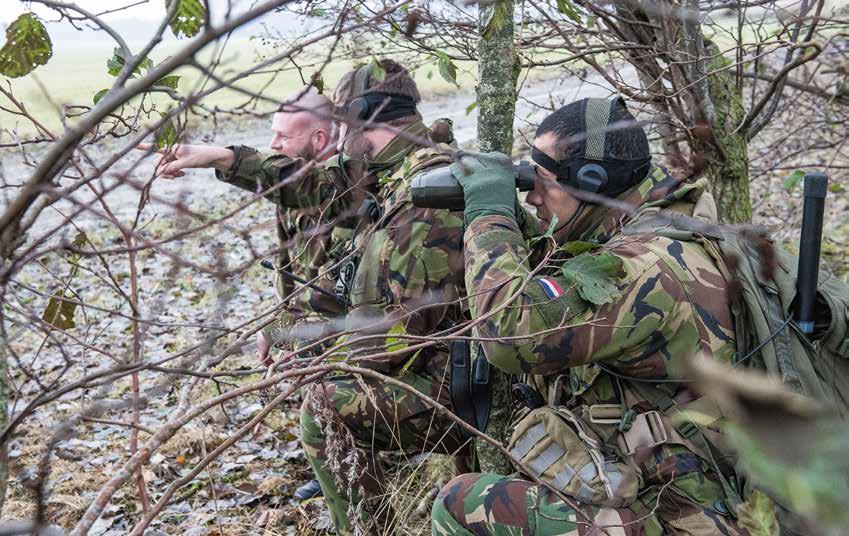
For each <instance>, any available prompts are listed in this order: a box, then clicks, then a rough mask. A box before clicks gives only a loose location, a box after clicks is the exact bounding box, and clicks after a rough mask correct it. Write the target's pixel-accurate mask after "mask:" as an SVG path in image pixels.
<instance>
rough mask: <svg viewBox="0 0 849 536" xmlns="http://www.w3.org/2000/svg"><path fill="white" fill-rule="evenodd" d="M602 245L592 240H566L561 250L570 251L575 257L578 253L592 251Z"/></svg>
mask: <svg viewBox="0 0 849 536" xmlns="http://www.w3.org/2000/svg"><path fill="white" fill-rule="evenodd" d="M599 247H600V246H599V245H598V244H593V243H592V242H583V241H581V240H575V241H573V242H566V243H565V244H563V245H562V246H560V250H561V251H564V252H566V253H568V254H569V255H571V256H573V257H577V256H578V255H581V254H584V253H587V252H590V251H592V250H594V249H598V248H599Z"/></svg>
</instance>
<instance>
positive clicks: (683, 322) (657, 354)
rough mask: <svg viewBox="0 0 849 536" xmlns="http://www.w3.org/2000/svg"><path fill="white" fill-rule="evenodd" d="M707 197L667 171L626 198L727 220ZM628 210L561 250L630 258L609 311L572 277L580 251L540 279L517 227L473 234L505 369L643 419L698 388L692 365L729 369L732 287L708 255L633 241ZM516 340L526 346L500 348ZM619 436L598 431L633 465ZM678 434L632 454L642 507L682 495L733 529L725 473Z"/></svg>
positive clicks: (666, 513) (506, 221) (558, 399)
mask: <svg viewBox="0 0 849 536" xmlns="http://www.w3.org/2000/svg"><path fill="white" fill-rule="evenodd" d="M705 187H706V182H705V181H698V182H696V183H692V184H684V185H681V184H679V181H676V180H675V179H673V178H671V177H670V176H669V175H668V174H667V173H666V172H665V171H664V170H662V169H661V168H655V169H654V170H653V171H652V172H651V173H650V174H649V175H648V176H647V178H646V179H645V180H644V181H643V182H642V183H641V184H639V185H638V186H636V187H635V188H633V189H632V190H630V191H628V192H626V193H624V194H623V195H622V196H621V197H620V200H622V201H625V202H627V203H630V204H632V205H634V206H642V207H644V208H646V209H649V210H660V209H663V210H674V211H677V212H681V213H685V214H688V215H695V216H699V217H702V216H704V217H708V218H711V217H713V218H715V204H714V203H713V201H712V198H711V197H710V196H709V194H706V193H705ZM617 212H618V211H616V210H612V209H609V208H607V207H604V206H601V205H597V206H592V207H590V208H589V209H587V210H585V211H584V212H583V213H582V214H581V215H580V217H579V219H578V220H577V226H576V227H577V229H578V231H577V232H574V229H575V228H572V229H573V232H571V233H570V236H568V237H566V236H555V238H557V243H558V244H564V243H565V242H566V241H567V239H568V240H573V241H574V240H581V241H584V242H590V243H591V244H595V245H596V246H597V249H595V250H594V251H592V252H591V253H589V255H594V256H598V255H601V254H607V255H612V256H615V257H616V258H618V259H619V260H621V263H622V267H623V271H624V273H623V274H621V275H620V276H619V278H618V279H617V280H616V281H615V288H614V289H613V295H614V297H613V299H612V301H611V302H609V303H604V304H601V305H597V304H594V303H591V302H590V301H588V300H586V299H585V298H584V297H583V296H582V294H581V292H582V291H586V289H585V288H582V287H581V285H580V284H579V283H580V281H576V280H575V279H574V278H573V277H567V274H565V273H564V272H563V270H562V267H563V266H564V265H565V264H567V263H568V262H569V260H570V259H569V255H568V254H567V253H566V252H567V251H569V248H568V247H561V248H558V249H557V250H554V251H550V252H547V253H550V254H551V257H550V258H549V261H548V263H547V264H546V265H544V266H540V267H537V268H539V271H538V272H537V273H536V274H535V275H534V276H533V277H532V276H531V272H530V266H529V264H528V260H527V259H528V258H529V256H530V255H531V251H530V250H529V248H528V246H527V245H526V242H525V238H524V237H523V236H522V234H521V233H520V231H519V229H518V227H517V224H516V222H515V221H513V220H512V219H510V218H508V217H504V216H498V215H493V216H484V217H480V218H478V219H476V220H475V221H474V222H472V224H471V225H470V226H469V228H468V229H467V230H466V235H465V246H466V253H465V254H466V273H465V276H466V285H467V288H468V292H469V295H470V296H474V298H472V299H470V307H471V309H472V316H473V318H479V317H481V316H484V315H490V314H491V316H489V317H488V318H487V320H486V321H485V322H484V324H483V325H481V327H480V332H481V335H482V336H484V337H488V338H491V339H490V340H488V341H485V342H483V347H484V352H485V355H486V357H487V359H488V360H489V361H490V362H492V363H493V364H494V365H495V366H497V367H499V368H500V369H502V370H504V371H507V372H510V373H513V374H524V375H525V376H526V377H527V378H528V382H529V383H531V384H532V385H534V386H535V387H536V388H537V389H538V390H539V391H540V392H541V393H542V394H543V395H544V396H545V397H547V399H548V402H549V403H550V404H554V405H557V404H565V403H567V402H568V405H569V407H570V409H572V410H573V411H574V412H575V413H576V414H582V413H584V412H585V410H587V409H588V408H590V407H592V406H595V405H600V404H617V405H619V404H621V405H622V406H624V407H625V408H627V409H630V410H633V411H634V412H635V413H637V414H640V413H644V412H648V411H650V410H654V409H656V407H657V405H658V401H661V400H670V401H672V402H671V404H674V400H686V399H688V397H687V395H688V392H687V389H686V385H685V384H682V383H678V382H676V381H675V380H672V379H671V378H672V377H674V374H675V372H676V370H678V369H679V368H680V366H681V364H682V363H683V360H685V359H688V358H689V357H692V356H695V355H696V354H699V353H703V354H705V355H707V356H710V357H713V358H714V359H717V360H720V361H726V362H729V361H731V360H732V357H733V355H734V352H735V349H736V347H735V339H734V323H733V319H732V316H731V310H730V306H729V303H730V299H729V296H728V293H727V289H726V283H725V280H724V279H723V278H722V276H721V274H720V272H719V270H718V268H717V267H716V265H715V264H714V262H713V260H712V258H711V257H710V256H709V255H708V254H707V253H706V252H705V251H704V249H703V248H702V247H701V245H700V244H698V243H697V242H684V241H678V240H673V239H671V238H667V237H662V236H657V235H655V234H644V235H629V236H625V235H623V234H622V233H619V230H620V229H621V226H622V225H623V224H624V223H625V222H627V220H628V219H629V216H628V215H627V214H626V213H617ZM535 258H539V252H538V253H537V256H536V257H535ZM505 305H507V306H505ZM516 336H518V337H520V338H518V339H517V338H513V339H510V340H503V341H498V339H499V338H501V337H516ZM639 380H649V382H643V381H639ZM689 398H692V397H689ZM664 423H666V425H667V426H669V427H670V428H671V425H669V424H668V422H667V421H666V420H664ZM616 428H617V427H616V426H606V427H605V426H598V427H595V430H594V431H595V432H596V433H597V434H598V435H599V436H600V437H601V438H603V439H604V440H605V442H606V446H607V450H608V451H612V452H615V453H616V455H617V456H619V457H620V459H624V458H625V455H626V453H625V452H623V449H622V445H621V444H619V443H618V442H617V438H618V435H619V434H618V433H617V430H616ZM670 434H671V437H670V440H669V441H668V442H665V443H663V444H656V445H652V446H651V447H650V448H642V449H639V450H637V451H636V452H635V453H633V455H632V456H628V458H629V461H630V462H631V463H633V464H634V465H635V466H636V468H637V469H638V470H639V472H640V475H641V479H642V480H641V482H642V487H641V490H642V491H641V495H640V496H639V497H640V498H639V499H638V500H643V499H642V496H643V495H642V493H646V492H648V491H650V490H652V489H655V488H656V487H663V486H666V488H664V489H667V490H668V491H671V492H672V493H671V495H674V496H676V497H682V498H685V499H686V500H687V501H689V502H691V503H692V504H693V505H694V506H693V508H696V507H697V508H698V509H700V510H704V512H706V514H705V516H706V517H704V519H702V518H700V519H702V521H704V520H707V519H710V520H713V521H712V523H713V525H712V527H713V528H712V531H713V532H710V533H711V534H714V533H717V531H720V527H721V526H725V525H730V524H731V522H729V521H727V509H726V506H725V504H724V503H723V502H722V500H723V498H724V497H725V494H724V493H723V488H722V487H721V486H720V485H719V484H717V483H716V482H717V481H718V480H719V477H718V475H717V474H716V471H715V469H716V465H715V464H712V463H708V462H707V461H706V460H705V459H704V457H703V456H699V455H698V453H696V452H694V451H693V448H692V444H691V443H690V442H688V441H686V440H684V439H683V438H682V437H681V436H679V435H676V434H674V430H671V431H670ZM623 435H624V434H623ZM724 472H725V471H723V473H724ZM671 495H670V496H671ZM664 498H666V497H664ZM528 504H529V503H527V501H526V498H525V497H524V496H516V497H514V498H513V502H512V508H513V511H514V512H517V515H518V512H521V513H522V515H525V513H524V510H525V509H526V506H527V505H528ZM707 513H709V514H707ZM684 514H686V511H684V512H678V511H676V510H675V509H665V508H660V509H659V510H658V518H659V521H660V523H661V524H662V525H663V526H664V527H666V530H667V531H671V532H670V533H676V532H674V531H673V530H672V529H673V527H674V526H676V524H678V523H680V522H681V520H682V519H683V518H682V517H681V516H682V515H684ZM682 530H685V529H683V528H682ZM567 532H568V530H565V529H564V533H567ZM557 533H558V534H559V532H557ZM685 533H687V534H689V533H688V532H685ZM692 533H694V534H695V533H704V532H692ZM720 533H721V532H720ZM729 533H731V534H734V533H735V532H734V531H731V532H729Z"/></svg>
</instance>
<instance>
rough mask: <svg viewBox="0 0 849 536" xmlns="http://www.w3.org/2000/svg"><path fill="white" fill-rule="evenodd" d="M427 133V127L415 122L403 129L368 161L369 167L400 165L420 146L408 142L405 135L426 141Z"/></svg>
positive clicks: (410, 141) (413, 142)
mask: <svg viewBox="0 0 849 536" xmlns="http://www.w3.org/2000/svg"><path fill="white" fill-rule="evenodd" d="M427 132H428V130H427V127H426V126H425V124H424V123H422V122H421V121H416V122H415V123H413V124H411V125H409V126H407V127H405V128H404V129H403V130H402V131H401V134H398V135H397V136H395V137H394V138H392V140H391V141H390V142H389V143H388V144H387V145H386V147H384V148H383V149H381V150H380V151H379V152H378V153H377V154H376V155H374V158H372V159H371V160H369V162H368V163H369V167H372V166H383V165H395V164H398V163H400V162H401V160H403V159H404V157H405V156H406V155H407V154H408V153H409V152H410V151H412V150H413V149H415V148H417V147H419V146H420V145H419V144H418V143H416V142H415V141H412V140H410V139H409V138H408V137H407V136H406V135H410V136H415V137H418V138H424V139H427Z"/></svg>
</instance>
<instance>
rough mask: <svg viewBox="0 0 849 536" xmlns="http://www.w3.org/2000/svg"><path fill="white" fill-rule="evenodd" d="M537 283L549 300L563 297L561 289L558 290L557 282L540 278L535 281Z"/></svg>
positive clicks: (547, 278)
mask: <svg viewBox="0 0 849 536" xmlns="http://www.w3.org/2000/svg"><path fill="white" fill-rule="evenodd" d="M537 282H539V284H540V285H541V286H542V289H543V290H544V291H545V293H546V295H547V296H548V297H549V298H552V299H553V298H559V297H560V296H562V295H563V289H562V288H560V285H558V284H557V281H555V280H554V279H552V278H550V277H540V278H539V279H537Z"/></svg>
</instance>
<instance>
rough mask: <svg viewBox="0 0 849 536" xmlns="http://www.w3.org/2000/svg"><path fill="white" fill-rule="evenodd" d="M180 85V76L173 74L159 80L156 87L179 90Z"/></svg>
mask: <svg viewBox="0 0 849 536" xmlns="http://www.w3.org/2000/svg"><path fill="white" fill-rule="evenodd" d="M179 84H180V77H179V76H178V75H175V74H172V75H170V76H163V77H162V78H160V79H159V80H157V81H156V83H155V84H154V86H163V87H170V88H171V89H177V86H178V85H179Z"/></svg>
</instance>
